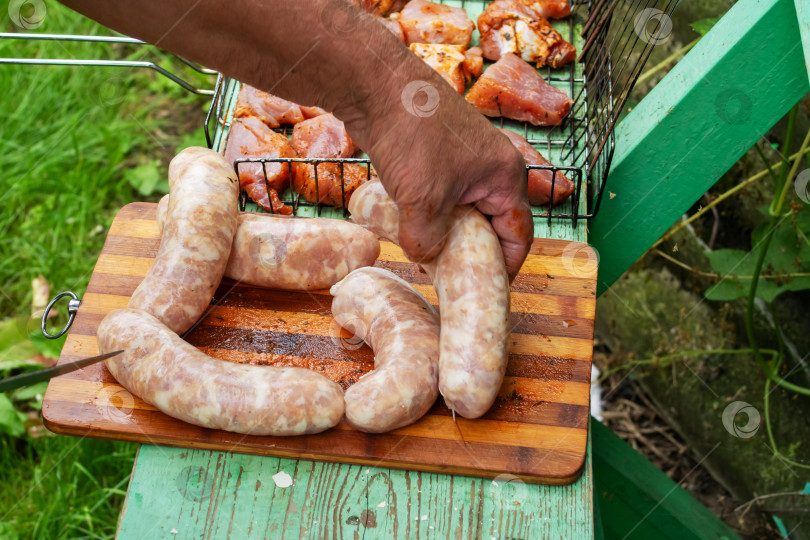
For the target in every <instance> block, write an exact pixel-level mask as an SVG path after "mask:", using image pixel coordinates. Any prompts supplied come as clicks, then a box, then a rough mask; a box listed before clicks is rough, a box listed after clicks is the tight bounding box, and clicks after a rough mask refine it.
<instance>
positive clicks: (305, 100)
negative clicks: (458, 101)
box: [63, 0, 437, 145]
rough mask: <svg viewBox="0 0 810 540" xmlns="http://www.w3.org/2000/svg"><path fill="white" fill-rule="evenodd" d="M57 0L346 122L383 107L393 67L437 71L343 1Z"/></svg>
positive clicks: (422, 74)
mask: <svg viewBox="0 0 810 540" xmlns="http://www.w3.org/2000/svg"><path fill="white" fill-rule="evenodd" d="M63 3H65V4H66V5H68V6H69V7H71V8H73V9H75V10H77V11H79V12H81V13H83V14H85V15H87V16H89V17H91V18H93V19H95V20H97V21H99V22H101V23H102V24H104V25H106V26H108V27H110V28H113V29H115V30H117V31H119V32H121V33H123V34H126V35H129V36H134V37H137V38H140V39H142V40H144V41H147V42H149V43H152V44H155V45H158V46H160V47H162V48H164V49H166V50H168V51H171V52H173V53H175V54H179V55H181V56H184V57H186V58H189V59H191V60H194V61H196V62H199V63H201V64H203V65H205V66H207V67H211V68H213V69H216V70H218V71H221V72H222V73H224V74H226V75H229V76H231V77H234V78H236V79H239V80H241V81H244V82H247V83H249V84H252V85H254V86H256V87H258V88H260V89H263V90H266V91H270V92H272V93H274V94H277V95H279V96H281V97H284V98H287V99H290V100H293V101H296V102H298V103H302V104H305V105H318V106H320V107H323V108H325V109H327V110H330V111H333V112H335V114H336V116H338V117H339V118H341V119H343V120H344V121H348V122H349V123H350V124H356V123H357V120H358V119H359V118H363V119H365V118H368V117H370V116H375V115H379V114H382V113H383V111H382V110H381V109H384V108H386V107H387V106H388V102H389V100H388V99H386V96H385V95H384V94H386V90H384V88H385V87H386V85H387V84H389V83H390V82H391V79H392V73H393V72H394V71H397V72H400V73H401V72H402V71H403V70H404V71H405V72H406V73H407V72H408V71H409V70H410V71H414V70H416V72H417V73H418V74H420V75H419V76H420V77H421V78H426V79H430V78H433V77H436V76H437V75H436V74H434V73H432V70H431V69H430V68H429V67H427V66H426V65H424V64H423V63H422V62H421V61H420V60H419V59H417V58H416V57H414V56H413V55H411V54H410V53H409V52H408V50H407V48H406V47H405V46H404V45H403V44H402V43H401V42H400V41H399V40H398V39H397V38H396V37H395V36H394V35H393V34H392V33H391V32H390V31H388V30H387V29H386V28H385V27H384V26H383V25H382V24H380V23H379V22H378V21H376V20H375V17H374V16H373V15H370V14H368V13H366V12H364V11H362V10H361V9H359V8H357V7H356V6H353V5H351V4H349V3H348V2H347V1H346V0H325V1H324V0H309V1H296V2H290V1H288V0H231V1H229V2H222V1H216V0H173V1H170V2H167V1H165V0H141V1H138V2H127V1H121V0H107V1H104V2H99V1H98V0H63ZM409 78H413V77H409ZM394 93H395V94H396V95H398V92H394ZM375 108H376V109H380V110H374V109H375ZM353 131H355V132H356V131H357V129H354V130H353ZM355 135H356V136H359V137H360V138H361V139H362V138H364V137H363V135H364V134H362V133H355ZM358 142H359V143H360V144H361V145H363V144H364V143H366V142H368V141H362V140H360V141H358Z"/></svg>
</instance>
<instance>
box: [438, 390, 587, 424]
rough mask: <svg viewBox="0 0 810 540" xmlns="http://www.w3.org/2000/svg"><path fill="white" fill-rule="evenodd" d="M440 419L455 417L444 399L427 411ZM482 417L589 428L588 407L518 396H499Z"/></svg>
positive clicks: (524, 422)
mask: <svg viewBox="0 0 810 540" xmlns="http://www.w3.org/2000/svg"><path fill="white" fill-rule="evenodd" d="M428 414H433V415H437V416H452V415H453V413H452V412H451V411H450V409H448V408H447V406H446V405H445V404H444V400H443V399H442V397H441V396H439V399H438V400H436V403H435V404H434V405H433V407H432V408H431V409H430V411H428ZM481 418H485V419H487V420H500V421H503V422H517V423H521V424H538V425H543V426H559V427H566V426H570V427H575V428H579V429H585V428H586V427H587V425H588V407H584V406H582V405H572V404H570V403H553V402H550V401H529V400H521V399H516V398H515V397H500V396H499V397H498V398H497V399H496V400H495V403H493V404H492V408H491V409H490V410H489V411H487V412H486V414H484V416H482V417H481Z"/></svg>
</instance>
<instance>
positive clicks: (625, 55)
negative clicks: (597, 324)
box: [204, 0, 678, 226]
mask: <svg viewBox="0 0 810 540" xmlns="http://www.w3.org/2000/svg"><path fill="white" fill-rule="evenodd" d="M677 1H678V0H575V1H574V2H572V15H571V16H570V17H567V18H566V19H563V20H559V21H553V22H552V26H553V27H554V28H555V29H556V30H557V31H558V32H560V34H561V35H562V36H563V37H564V38H565V39H567V40H568V41H569V42H570V43H573V44H574V46H575V47H576V48H577V51H578V52H579V58H578V59H577V61H576V62H573V63H571V64H569V65H567V66H564V67H562V68H559V69H552V68H550V67H547V68H542V69H541V70H540V74H541V75H543V77H544V78H545V79H546V81H547V82H549V83H550V84H552V85H553V86H556V87H558V88H561V89H564V90H565V91H566V92H567V93H568V94H569V95H570V96H572V97H573V98H574V105H573V106H572V108H571V113H570V114H569V115H568V117H567V118H566V119H565V121H564V122H563V123H562V124H561V125H559V126H554V127H551V128H544V127H536V126H533V125H531V124H529V123H527V122H516V121H513V120H508V119H504V118H494V119H492V120H493V123H494V124H495V125H496V126H498V127H503V128H507V129H511V130H513V131H515V132H517V133H519V134H521V135H523V136H524V138H526V139H527V140H528V141H529V143H531V144H532V146H534V147H535V148H536V149H537V150H538V151H539V152H540V153H541V154H542V155H543V156H545V157H546V158H547V159H548V160H549V161H550V162H552V163H553V164H554V165H546V166H543V165H527V168H528V169H530V170H531V169H546V170H549V171H552V194H553V190H554V188H555V185H556V183H557V178H558V175H559V174H564V175H565V176H567V177H568V178H569V179H570V180H571V181H572V182H573V183H574V186H575V189H574V192H573V194H572V195H571V197H570V198H569V199H568V200H567V201H565V202H564V203H562V204H560V205H558V206H556V207H554V208H549V207H538V206H535V207H533V208H532V214H533V215H534V217H535V218H544V219H546V220H547V221H548V223H549V225H550V224H551V223H552V221H553V220H556V221H567V222H569V223H571V224H572V225H573V226H576V225H577V222H578V221H579V220H580V219H589V218H591V217H593V216H594V215H596V213H597V212H598V210H599V205H600V202H601V200H602V195H603V193H604V191H605V186H606V185H607V177H608V171H609V169H610V163H611V159H612V157H613V150H614V145H615V140H614V135H613V129H614V127H615V125H616V122H617V120H618V119H619V115H620V113H621V111H622V108H623V107H624V104H625V102H626V100H627V97H628V95H629V93H630V90H631V89H632V87H633V85H634V84H635V82H636V80H637V79H638V76H639V74H640V73H641V70H642V68H643V66H644V64H645V62H646V61H647V59H648V58H649V55H650V53H651V52H652V49H653V47H654V46H655V45H656V44H658V43H660V42H662V41H665V39H666V38H667V37H668V36H669V34H670V33H671V30H672V23H671V21H670V19H669V16H670V15H671V13H672V11H673V10H674V8H675V6H676V4H677ZM447 3H451V2H447ZM452 4H453V5H456V6H459V5H460V6H461V7H463V8H465V9H466V10H467V13H468V14H469V16H470V18H471V19H472V20H476V19H477V17H478V15H479V14H480V13H481V12H482V11H483V10H484V8H485V7H486V5H487V2H486V1H483V0H461V1H456V2H453V3H452ZM475 35H476V36H477V31H476V34H475ZM475 39H476V38H475V37H474V40H473V44H475ZM239 87H240V83H239V82H238V81H235V80H233V79H230V78H227V77H223V76H221V75H220V76H219V78H218V80H217V84H216V88H215V93H214V97H213V99H212V101H211V105H210V107H209V110H208V114H207V115H206V118H205V125H204V127H205V133H206V138H207V140H208V145H209V147H211V148H213V149H215V150H218V151H223V150H224V148H225V144H226V140H227V135H228V129H229V127H230V122H231V120H232V112H233V109H234V107H235V105H236V94H237V93H238V90H239ZM212 126H213V127H212ZM276 131H278V132H281V133H283V134H285V135H289V134H290V133H291V128H290V127H282V128H277V129H276ZM256 162H259V163H263V164H264V165H263V168H264V172H265V179H266V177H267V176H266V175H267V170H266V165H267V164H270V163H287V164H288V165H287V166H288V167H289V166H290V164H292V163H294V162H307V163H314V164H316V166H315V171H316V185H317V170H318V166H317V164H318V163H324V162H338V163H357V164H362V165H364V166H365V167H366V168H367V170H368V176H369V177H370V175H371V171H370V167H371V164H370V162H369V160H368V159H367V158H365V157H363V158H346V159H317V158H299V159H294V158H270V159H240V160H237V161H236V162H235V163H234V167H235V169H236V171H237V173H238V172H239V170H240V167H242V166H244V164H245V163H256ZM342 166H343V165H341V177H342ZM279 196H280V198H281V201H282V202H284V203H285V204H288V205H290V206H292V207H293V213H294V214H296V215H297V214H299V212H300V210H301V209H302V208H312V210H310V211H308V212H307V215H312V214H314V215H321V212H322V210H324V209H326V208H331V207H328V206H327V205H325V204H323V203H320V202H316V203H310V202H308V201H306V200H304V199H303V198H302V197H300V196H299V195H298V194H297V193H295V191H294V190H292V189H289V190H287V192H286V193H283V194H282V193H280V194H279ZM247 204H248V203H247V197H246V195H245V194H244V193H242V196H241V197H240V207H241V208H242V209H245V207H246V205H247ZM330 214H332V212H331V210H330Z"/></svg>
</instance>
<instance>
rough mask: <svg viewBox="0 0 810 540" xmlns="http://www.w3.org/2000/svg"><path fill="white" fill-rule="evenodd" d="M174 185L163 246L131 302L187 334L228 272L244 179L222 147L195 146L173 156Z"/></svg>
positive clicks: (170, 181)
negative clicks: (241, 178) (227, 159)
mask: <svg viewBox="0 0 810 540" xmlns="http://www.w3.org/2000/svg"><path fill="white" fill-rule="evenodd" d="M169 190H170V193H171V199H170V200H169V205H168V206H169V208H168V215H169V219H168V220H167V223H166V227H165V228H164V230H163V234H162V236H161V241H160V249H159V250H158V253H157V255H156V256H155V261H154V262H153V263H152V267H151V268H150V269H149V271H148V272H147V274H146V277H144V279H143V281H142V282H141V284H140V285H138V288H137V289H135V292H134V293H133V294H132V298H131V299H130V301H129V307H131V308H134V309H143V310H145V311H147V312H148V313H151V314H152V315H154V316H155V317H157V318H158V319H159V320H160V321H161V322H163V323H164V324H165V325H166V326H168V327H169V328H171V329H172V330H173V331H175V332H177V333H183V332H185V331H186V330H188V329H189V328H190V327H191V325H193V324H194V323H195V322H196V321H197V319H199V318H200V315H202V314H203V312H204V311H205V309H206V308H207V307H208V304H209V303H210V302H211V298H213V296H214V292H215V291H216V288H217V286H218V285H219V282H220V281H221V280H222V275H223V274H224V272H225V265H226V263H227V262H228V254H229V253H230V251H231V244H232V243H233V237H234V234H235V232H236V214H237V204H236V203H237V196H238V194H239V181H238V180H237V178H236V173H234V171H233V168H232V167H231V166H230V165H229V164H228V162H227V161H225V159H224V158H223V157H222V156H221V155H219V154H218V153H217V152H214V151H213V150H208V149H207V148H199V147H192V148H187V149H185V150H183V151H182V152H180V153H179V154H177V156H175V158H174V159H172V162H171V164H170V165H169Z"/></svg>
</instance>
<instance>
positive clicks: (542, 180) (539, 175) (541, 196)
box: [501, 129, 574, 206]
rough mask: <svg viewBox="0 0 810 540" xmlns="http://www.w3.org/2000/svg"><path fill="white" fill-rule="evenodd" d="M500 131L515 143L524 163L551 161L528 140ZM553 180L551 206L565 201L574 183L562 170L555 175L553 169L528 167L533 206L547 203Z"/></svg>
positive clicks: (506, 131) (540, 163)
mask: <svg viewBox="0 0 810 540" xmlns="http://www.w3.org/2000/svg"><path fill="white" fill-rule="evenodd" d="M501 133H503V134H504V135H506V136H507V137H508V138H509V140H510V141H511V142H512V144H513V145H515V148H517V149H518V151H520V153H521V154H522V155H523V159H524V160H525V161H526V165H551V162H550V161H548V160H547V159H546V158H544V157H543V156H542V155H540V152H538V151H537V150H536V149H535V148H534V146H532V145H531V144H529V141H527V140H526V139H524V138H523V137H521V136H520V135H518V134H517V133H515V132H514V131H510V130H508V129H501ZM552 181H553V182H554V202H553V203H552V206H557V205H558V204H560V203H561V202H563V201H565V200H566V199H567V198H568V197H570V196H571V193H573V192H574V183H573V182H572V181H571V180H569V179H568V177H567V176H565V175H564V174H562V172H560V171H557V174H556V176H555V175H554V172H553V171H549V170H546V169H529V202H530V203H532V204H533V205H535V206H542V205H544V204H548V202H549V201H550V200H551V184H552Z"/></svg>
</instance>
